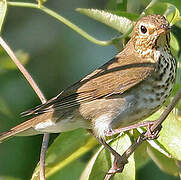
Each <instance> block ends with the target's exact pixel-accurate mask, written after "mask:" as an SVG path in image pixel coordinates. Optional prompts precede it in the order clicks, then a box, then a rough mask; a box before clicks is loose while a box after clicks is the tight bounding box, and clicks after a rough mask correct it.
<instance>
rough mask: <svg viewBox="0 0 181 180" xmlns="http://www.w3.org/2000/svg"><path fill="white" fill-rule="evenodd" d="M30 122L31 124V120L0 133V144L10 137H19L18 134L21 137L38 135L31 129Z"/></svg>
mask: <svg viewBox="0 0 181 180" xmlns="http://www.w3.org/2000/svg"><path fill="white" fill-rule="evenodd" d="M32 122H33V119H29V120H28V121H25V122H23V123H21V124H19V125H17V126H15V127H13V128H12V129H10V130H9V131H6V132H3V133H1V134H0V143H1V142H3V141H4V140H6V139H8V138H10V137H12V136H15V135H19V134H20V135H21V134H22V136H23V135H24V136H26V135H36V134H38V133H37V132H36V131H35V130H33V129H32V124H33V123H32ZM28 132H29V133H28Z"/></svg>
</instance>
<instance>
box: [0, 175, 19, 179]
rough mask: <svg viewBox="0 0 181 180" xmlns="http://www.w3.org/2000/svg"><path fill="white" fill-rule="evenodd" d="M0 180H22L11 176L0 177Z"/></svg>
mask: <svg viewBox="0 0 181 180" xmlns="http://www.w3.org/2000/svg"><path fill="white" fill-rule="evenodd" d="M0 180H22V179H21V178H17V177H12V176H0Z"/></svg>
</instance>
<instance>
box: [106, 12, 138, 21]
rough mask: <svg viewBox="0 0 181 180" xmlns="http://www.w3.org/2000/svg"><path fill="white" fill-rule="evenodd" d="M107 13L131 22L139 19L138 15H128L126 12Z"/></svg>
mask: <svg viewBox="0 0 181 180" xmlns="http://www.w3.org/2000/svg"><path fill="white" fill-rule="evenodd" d="M108 12H110V13H111V14H114V15H117V16H121V17H125V18H128V19H130V20H132V21H137V20H138V18H139V17H140V16H139V14H136V13H128V12H126V11H108Z"/></svg>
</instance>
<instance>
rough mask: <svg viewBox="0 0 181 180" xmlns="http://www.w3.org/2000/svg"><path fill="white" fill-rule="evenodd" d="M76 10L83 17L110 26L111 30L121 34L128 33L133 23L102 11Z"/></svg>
mask: <svg viewBox="0 0 181 180" xmlns="http://www.w3.org/2000/svg"><path fill="white" fill-rule="evenodd" d="M76 10H77V11H78V12H80V13H82V14H84V15H87V16H89V17H90V18H92V19H95V20H97V21H99V22H101V23H103V24H106V25H107V26H110V27H111V28H113V29H116V30H117V31H119V32H121V33H126V32H128V30H129V29H131V28H132V27H133V25H134V22H132V21H131V20H129V19H128V18H125V17H120V16H117V15H114V14H112V13H109V12H106V11H103V10H98V9H82V8H78V9H76Z"/></svg>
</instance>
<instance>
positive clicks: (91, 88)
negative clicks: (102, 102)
mask: <svg viewBox="0 0 181 180" xmlns="http://www.w3.org/2000/svg"><path fill="white" fill-rule="evenodd" d="M125 50H126V49H125ZM125 50H123V51H122V52H121V53H120V54H118V55H117V56H116V57H115V58H113V59H112V60H110V61H109V62H107V63H106V64H104V65H103V66H101V67H100V68H99V69H97V70H95V71H94V72H92V73H91V74H89V75H87V76H86V77H85V78H83V79H82V80H80V81H79V82H77V83H75V84H74V85H72V86H70V87H69V88H67V89H65V90H64V91H62V92H61V93H60V94H59V95H57V96H56V97H54V98H53V99H51V100H49V101H48V102H47V103H45V104H42V105H40V106H39V107H36V108H34V109H31V110H29V111H26V112H25V113H24V115H30V114H39V113H43V112H48V111H53V110H59V109H65V108H69V107H73V106H77V105H80V103H85V102H90V101H93V100H95V99H99V98H102V97H107V96H111V95H113V94H118V93H119V94H120V93H124V92H125V91H127V90H128V89H130V88H132V87H133V86H135V85H137V84H138V83H140V82H141V81H143V80H144V79H146V78H147V77H148V76H149V75H150V74H151V73H152V72H153V71H154V69H155V63H150V59H147V58H145V59H143V58H139V57H137V56H136V55H135V53H133V52H130V50H129V49H127V50H126V51H125Z"/></svg>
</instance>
